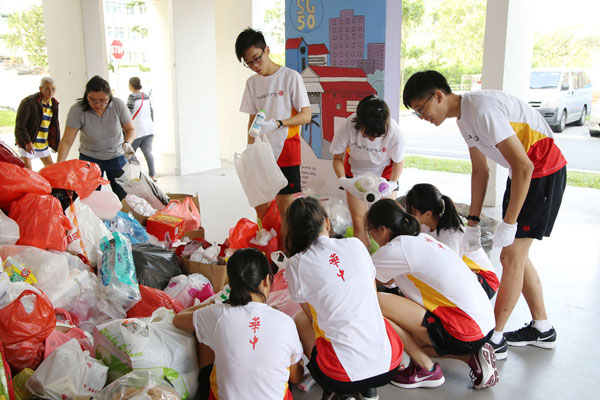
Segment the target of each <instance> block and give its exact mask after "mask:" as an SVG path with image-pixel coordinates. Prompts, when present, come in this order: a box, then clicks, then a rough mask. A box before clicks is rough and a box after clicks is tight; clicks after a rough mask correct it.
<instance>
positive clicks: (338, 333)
mask: <svg viewBox="0 0 600 400" xmlns="http://www.w3.org/2000/svg"><path fill="white" fill-rule="evenodd" d="M286 218H287V220H288V226H289V231H288V236H287V239H286V250H287V252H288V254H289V255H290V257H291V258H290V259H289V260H288V261H287V266H286V269H285V278H286V280H287V281H288V285H289V286H288V290H289V293H290V297H291V298H292V299H293V300H294V301H296V302H298V303H300V305H301V307H302V310H301V311H299V312H298V313H297V314H296V316H295V318H294V319H295V320H296V324H297V326H298V331H299V333H300V340H301V341H302V344H303V346H304V353H305V354H306V356H307V357H309V358H310V362H309V364H308V369H309V370H310V372H311V374H312V376H313V378H314V379H315V381H317V383H319V385H321V386H322V387H323V390H324V392H325V393H336V397H335V398H336V399H342V398H344V399H345V398H353V397H352V394H354V393H360V394H361V398H362V399H377V398H378V397H377V389H376V388H377V387H379V386H383V385H385V384H387V383H389V382H390V380H391V379H392V377H393V376H394V374H395V373H396V371H397V369H398V366H399V365H400V361H401V358H402V347H403V346H402V342H401V341H400V338H399V337H398V335H397V333H396V332H395V331H394V326H393V325H392V324H391V323H390V322H389V321H386V320H385V319H384V318H383V315H382V314H381V310H380V308H379V304H378V301H377V291H376V288H375V268H374V267H373V263H372V262H371V257H370V256H369V253H368V251H367V250H366V249H365V247H364V246H363V245H362V244H361V242H360V241H359V240H357V239H356V238H347V239H331V238H330V237H329V228H330V224H329V218H328V217H327V214H326V212H325V210H324V209H323V207H322V206H321V204H320V203H319V201H318V200H316V199H314V198H310V197H301V198H298V199H296V200H294V202H293V203H292V204H291V205H290V207H289V208H288V211H287V214H286ZM311 325H312V326H311ZM323 398H328V397H325V396H324V397H323Z"/></svg>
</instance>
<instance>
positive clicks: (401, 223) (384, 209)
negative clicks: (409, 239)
mask: <svg viewBox="0 0 600 400" xmlns="http://www.w3.org/2000/svg"><path fill="white" fill-rule="evenodd" d="M365 220H366V225H367V227H368V228H369V229H377V228H379V227H380V226H385V227H386V228H388V229H390V230H391V231H392V234H391V236H390V239H394V238H395V237H396V236H400V235H407V236H418V235H419V233H420V232H421V227H420V225H419V221H417V219H416V218H415V217H413V216H412V215H410V214H409V213H408V212H406V210H404V208H403V207H402V206H401V205H400V203H398V202H397V201H396V200H392V199H381V200H379V201H377V202H376V203H375V204H373V205H372V206H371V208H370V209H369V211H368V212H367V215H366V217H365Z"/></svg>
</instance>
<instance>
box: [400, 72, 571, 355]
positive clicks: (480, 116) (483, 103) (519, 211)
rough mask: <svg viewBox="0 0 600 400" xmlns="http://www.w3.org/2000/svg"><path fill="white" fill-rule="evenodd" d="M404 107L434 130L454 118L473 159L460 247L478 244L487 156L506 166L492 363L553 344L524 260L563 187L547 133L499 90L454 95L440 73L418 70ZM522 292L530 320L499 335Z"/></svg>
mask: <svg viewBox="0 0 600 400" xmlns="http://www.w3.org/2000/svg"><path fill="white" fill-rule="evenodd" d="M402 100H403V102H404V105H405V106H406V107H410V108H412V109H413V110H415V111H414V113H415V114H416V115H417V116H418V117H419V118H421V119H424V120H426V121H429V122H430V123H432V124H434V125H436V126H439V125H440V124H441V123H442V122H444V120H445V119H446V118H456V119H457V121H456V123H457V125H458V127H459V129H460V132H461V134H462V136H463V138H464V140H465V142H466V143H467V145H468V146H469V155H470V157H471V165H472V170H473V172H472V175H471V206H470V210H469V214H470V215H469V216H468V217H467V220H468V226H467V227H466V229H465V235H464V247H465V249H469V250H470V249H476V248H477V247H479V246H481V231H480V229H479V226H478V223H479V216H480V214H481V209H482V207H483V199H484V197H485V193H486V189H487V184H488V178H489V169H488V165H487V159H488V158H491V159H492V160H493V161H495V162H496V163H497V164H499V165H502V166H503V167H505V168H508V169H509V179H508V180H507V183H506V191H505V192H504V200H503V204H502V217H503V220H502V222H500V225H498V227H497V228H496V232H495V233H494V246H496V247H502V252H501V253H500V262H501V263H502V278H501V281H500V287H499V289H498V294H497V296H498V297H497V299H496V304H495V308H494V314H495V317H496V327H495V330H494V333H493V335H492V337H491V339H490V341H491V344H492V346H493V347H494V352H495V353H496V359H499V360H502V359H504V358H506V356H507V354H508V352H507V349H508V347H507V345H511V346H526V345H533V346H536V347H541V348H546V349H550V348H554V347H556V330H555V329H554V327H553V326H552V324H551V323H550V322H549V320H548V315H547V314H546V306H545V304H544V296H543V290H542V283H541V281H540V278H539V276H538V273H537V271H536V269H535V267H534V265H533V263H532V262H531V260H530V259H529V249H530V247H531V244H532V243H533V239H538V240H541V239H542V237H544V236H550V232H551V231H552V227H553V226H554V221H555V219H556V216H557V214H558V210H559V208H560V203H561V201H562V196H563V192H564V190H565V185H566V175H567V173H566V164H567V161H566V160H565V158H564V157H563V155H562V153H561V151H560V150H559V148H558V147H557V146H556V144H555V143H554V139H553V136H552V130H551V129H550V127H549V126H548V124H547V123H546V121H545V120H544V118H543V117H542V116H541V114H540V113H538V112H537V111H536V110H534V109H533V108H531V107H530V106H529V105H528V104H527V103H525V102H524V101H522V100H520V99H518V98H517V97H515V96H511V95H509V94H507V93H504V92H501V91H499V90H482V91H478V92H467V93H464V94H462V95H457V94H454V93H452V91H451V90H450V86H449V85H448V82H447V81H446V78H444V76H443V75H441V74H440V73H438V72H436V71H422V72H417V73H415V74H414V75H412V76H411V77H410V79H409V80H408V81H407V82H406V85H405V86H404V92H403V99H402ZM521 293H523V296H524V297H525V300H526V301H527V305H528V306H529V310H530V312H531V316H532V319H533V320H532V321H531V322H530V323H528V324H526V325H525V326H524V327H523V328H521V329H519V330H516V331H512V332H506V333H504V327H505V325H506V322H507V320H508V318H509V316H510V314H511V313H512V310H513V308H514V307H515V304H516V303H517V301H518V300H519V296H520V294H521Z"/></svg>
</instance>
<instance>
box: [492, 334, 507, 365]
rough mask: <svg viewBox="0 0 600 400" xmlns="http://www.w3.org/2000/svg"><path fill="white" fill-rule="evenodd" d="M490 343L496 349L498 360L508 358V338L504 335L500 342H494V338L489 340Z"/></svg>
mask: <svg viewBox="0 0 600 400" xmlns="http://www.w3.org/2000/svg"><path fill="white" fill-rule="evenodd" d="M488 343H489V344H491V345H492V348H493V349H494V354H495V355H496V360H505V359H506V357H507V356H508V344H507V343H506V338H504V337H502V340H501V341H500V343H498V344H496V343H494V342H493V341H492V340H488Z"/></svg>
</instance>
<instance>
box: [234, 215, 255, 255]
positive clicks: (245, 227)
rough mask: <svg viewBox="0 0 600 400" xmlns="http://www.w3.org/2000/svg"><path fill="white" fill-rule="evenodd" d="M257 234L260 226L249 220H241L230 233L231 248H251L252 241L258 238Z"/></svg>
mask: <svg viewBox="0 0 600 400" xmlns="http://www.w3.org/2000/svg"><path fill="white" fill-rule="evenodd" d="M256 232H258V224H256V223H255V222H252V221H250V220H249V219H248V218H242V219H240V220H239V221H238V222H237V224H235V227H233V229H231V230H230V231H229V248H230V249H245V248H246V247H250V239H252V238H253V237H254V236H256Z"/></svg>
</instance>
